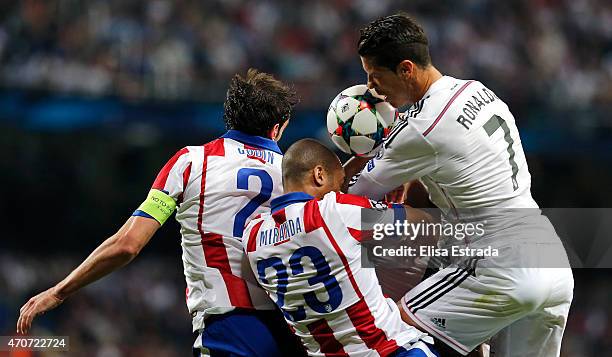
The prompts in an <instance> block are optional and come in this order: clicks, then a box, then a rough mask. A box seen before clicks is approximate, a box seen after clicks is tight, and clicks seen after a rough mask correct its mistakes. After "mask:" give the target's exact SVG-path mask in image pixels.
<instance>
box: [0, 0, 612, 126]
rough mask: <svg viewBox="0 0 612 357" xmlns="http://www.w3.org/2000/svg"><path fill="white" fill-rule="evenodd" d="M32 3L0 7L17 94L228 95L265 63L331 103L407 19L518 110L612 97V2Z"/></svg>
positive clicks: (2, 54) (463, 73)
mask: <svg viewBox="0 0 612 357" xmlns="http://www.w3.org/2000/svg"><path fill="white" fill-rule="evenodd" d="M455 3H456V2H455V1H452V0H444V1H427V0H415V1H394V0H378V1H369V0H356V1H349V0H333V1H323V0H315V1H282V0H266V1H240V0H216V1H197V0H176V1H170V0H152V1H142V0H91V1H82V0H49V1H45V0H25V1H19V2H13V1H3V2H0V68H1V71H0V75H1V79H2V82H3V83H4V84H5V85H9V86H18V87H25V88H38V89H49V90H52V91H59V92H78V93H83V94H88V95H108V94H116V95H119V96H122V97H127V98H151V97H152V98H159V99H177V98H179V99H180V98H194V99H205V100H213V101H214V100H217V101H218V100H221V99H223V97H224V91H223V90H220V88H225V87H226V85H227V79H228V78H229V77H230V76H231V75H233V74H234V73H236V72H240V71H242V72H244V70H245V68H247V67H249V66H254V67H257V68H260V69H263V70H266V71H270V72H272V73H274V74H276V75H278V76H279V77H280V78H282V79H285V80H288V81H291V82H293V83H295V84H296V86H297V87H298V89H299V93H300V95H301V97H302V99H303V105H306V106H320V105H327V103H329V100H330V98H333V97H334V95H335V94H336V92H337V91H339V90H340V89H342V88H344V87H346V86H348V85H350V84H354V83H355V82H356V81H360V80H361V81H363V80H365V77H364V75H363V74H362V70H361V65H360V62H359V59H358V57H357V55H356V43H357V39H358V35H359V34H358V29H359V28H360V27H362V26H363V25H364V24H366V23H368V22H369V21H371V20H372V19H374V18H376V17H379V16H382V15H386V14H389V13H392V12H395V11H398V10H403V11H407V12H408V13H410V14H414V16H415V17H416V18H417V19H418V21H419V22H420V23H421V24H422V25H423V26H424V28H425V30H426V32H427V34H428V36H429V39H430V42H431V53H432V56H433V60H434V63H435V64H436V65H437V66H438V67H439V68H440V69H441V71H442V72H444V73H448V74H451V75H453V76H456V77H459V78H478V79H479V80H481V81H482V82H484V83H486V84H487V85H488V86H490V87H492V88H494V89H495V90H496V91H497V92H498V95H499V96H500V97H501V98H505V99H507V100H511V101H512V102H513V103H514V105H515V106H519V105H520V106H527V105H530V106H533V105H549V106H553V107H560V108H568V107H576V106H577V107H588V106H593V105H602V104H604V103H609V102H610V100H611V99H612V5H611V3H610V2H609V1H606V0H537V1H531V0H513V1H501V2H500V1H492V0H472V1H465V2H463V3H462V5H461V6H457V5H456V4H455ZM611 124H612V123H611Z"/></svg>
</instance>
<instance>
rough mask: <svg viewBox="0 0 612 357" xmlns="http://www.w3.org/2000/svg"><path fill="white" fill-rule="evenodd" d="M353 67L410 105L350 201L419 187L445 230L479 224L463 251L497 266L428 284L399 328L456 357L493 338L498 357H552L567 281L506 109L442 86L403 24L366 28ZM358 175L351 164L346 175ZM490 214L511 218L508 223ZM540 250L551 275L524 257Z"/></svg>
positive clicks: (481, 89) (464, 86)
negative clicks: (479, 251) (551, 258)
mask: <svg viewBox="0 0 612 357" xmlns="http://www.w3.org/2000/svg"><path fill="white" fill-rule="evenodd" d="M359 55H360V56H361V60H362V64H363V68H364V71H365V72H366V73H367V75H368V86H369V87H370V88H372V89H375V90H376V92H377V93H378V94H380V95H384V96H386V100H387V101H389V102H390V103H391V104H392V105H394V106H396V107H402V106H405V105H407V104H411V103H412V104H413V105H412V106H411V107H410V109H409V110H408V111H407V112H406V113H405V115H404V116H403V117H402V118H401V120H400V121H399V122H398V123H397V124H396V126H395V127H394V128H393V129H392V131H391V133H390V134H389V136H388V137H387V138H386V140H385V142H384V144H383V145H382V148H381V151H380V152H379V153H378V154H377V155H376V157H374V158H373V159H372V160H371V161H370V163H369V164H368V165H367V167H366V168H365V169H363V170H362V171H361V173H360V175H359V176H358V177H357V176H356V177H355V178H354V179H353V180H352V182H351V183H352V184H351V185H350V188H349V192H350V193H355V194H363V195H368V196H369V197H370V198H372V199H380V198H381V197H383V195H384V194H385V193H386V192H388V191H391V190H392V189H394V188H395V187H397V186H400V185H401V184H403V183H405V182H408V181H410V180H415V179H420V181H421V182H422V183H423V185H424V186H425V187H426V188H427V191H428V192H429V197H430V199H431V201H432V202H433V203H434V204H436V205H437V206H438V207H439V208H441V209H442V211H443V212H444V216H445V219H446V220H447V221H449V222H465V221H470V220H473V221H478V220H482V221H485V220H486V221H488V224H489V226H487V228H488V229H487V230H486V233H485V235H484V237H482V239H476V240H474V241H472V242H468V241H466V242H462V244H463V243H465V244H466V245H469V246H471V247H475V248H476V247H482V246H484V244H485V243H491V242H494V244H496V245H497V247H498V248H500V249H501V250H502V254H503V257H499V258H497V259H496V258H491V257H487V258H484V259H480V260H479V261H478V263H477V264H476V267H475V269H471V268H469V267H468V268H466V269H461V268H460V267H447V268H445V269H442V270H441V271H439V272H438V273H436V274H435V275H433V276H431V277H430V278H428V279H426V280H425V281H423V282H422V283H421V284H419V285H418V286H417V287H416V288H415V289H413V290H411V291H410V292H408V293H407V294H406V296H405V297H404V298H403V299H402V300H401V306H402V308H403V311H402V312H403V316H404V318H405V319H406V320H407V321H409V322H411V323H413V324H415V325H416V326H419V327H421V328H422V329H424V330H426V331H428V332H430V333H431V334H432V335H434V336H435V337H437V338H438V339H440V340H441V341H443V342H445V343H446V344H447V345H448V346H450V347H452V348H453V349H454V350H456V351H457V352H459V353H461V354H467V353H469V352H470V351H471V350H473V349H474V348H475V347H477V346H478V345H479V344H481V343H482V342H484V341H486V340H488V339H489V338H490V337H492V336H494V335H496V334H497V333H498V331H500V330H502V332H501V333H499V334H497V337H496V339H497V340H496V341H494V342H495V344H496V345H495V346H493V348H495V349H496V351H495V352H496V356H511V355H516V356H558V355H559V351H560V346H561V338H562V335H563V331H564V328H565V324H566V320H567V315H568V311H569V306H570V304H571V300H572V293H573V278H572V274H571V270H570V269H569V264H568V262H567V257H566V255H565V252H564V250H563V248H562V245H561V243H560V240H559V238H558V237H557V236H556V233H555V232H554V229H553V228H552V226H551V225H550V223H549V222H548V220H547V219H546V218H545V217H544V216H542V215H541V214H540V211H539V209H538V205H537V204H536V202H535V201H534V200H533V198H532V197H531V192H530V186H531V178H530V174H529V171H528V168H527V162H526V160H525V154H524V153H523V148H522V146H521V139H520V137H519V133H518V130H517V128H516V124H515V121H514V117H513V116H512V114H511V113H510V111H509V109H508V106H507V105H506V104H505V103H504V102H503V101H502V100H501V99H500V98H498V97H497V96H496V95H495V94H494V93H493V91H491V90H490V89H488V88H486V87H485V86H484V85H483V84H482V83H480V82H478V81H473V80H459V79H456V78H452V77H449V76H443V75H442V74H441V73H440V72H439V71H438V70H437V69H436V68H435V67H434V66H433V65H432V64H431V59H430V57H429V50H428V40H427V37H426V35H425V33H424V32H423V30H422V28H421V27H420V26H419V25H418V24H417V23H415V22H414V21H413V20H412V19H410V18H409V17H408V16H406V15H404V14H397V15H392V16H387V17H384V18H381V19H378V20H376V21H374V22H372V23H370V24H369V25H368V26H367V27H366V28H364V29H363V30H362V31H361V37H360V39H359ZM364 164H365V160H363V159H353V160H352V161H351V162H349V163H348V164H347V166H346V169H347V175H353V174H354V173H357V172H358V171H360V170H361V168H362V167H363V165H364ZM493 208H495V209H493ZM464 209H469V212H468V214H467V215H466V211H465V210H464ZM500 209H506V210H509V209H513V210H512V213H510V214H508V215H507V216H506V215H505V213H503V212H502V211H501V210H500ZM542 246H547V247H550V249H551V250H554V251H555V252H556V254H557V256H556V258H558V264H552V265H551V266H549V267H553V268H558V269H546V268H544V267H543V266H542V265H538V264H541V262H540V260H542V258H543V256H542V255H538V254H533V252H534V251H539V252H541V250H538V248H539V247H542ZM551 250H549V252H550V251H551Z"/></svg>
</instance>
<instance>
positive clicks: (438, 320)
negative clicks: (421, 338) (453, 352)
mask: <svg viewBox="0 0 612 357" xmlns="http://www.w3.org/2000/svg"><path fill="white" fill-rule="evenodd" d="M431 322H433V323H434V325H436V326H438V327H439V328H446V319H443V318H440V317H434V318H432V319H431Z"/></svg>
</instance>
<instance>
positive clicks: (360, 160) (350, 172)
mask: <svg viewBox="0 0 612 357" xmlns="http://www.w3.org/2000/svg"><path fill="white" fill-rule="evenodd" d="M368 161H370V158H367V157H359V156H354V157H352V158H350V159H349V160H348V161H347V162H345V163H344V174H345V180H344V185H342V191H343V192H348V184H349V182H350V181H351V178H353V176H355V175H357V174H358V173H360V172H361V170H363V168H364V166H365V165H366V164H367V163H368Z"/></svg>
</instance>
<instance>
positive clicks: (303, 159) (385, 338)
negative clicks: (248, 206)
mask: <svg viewBox="0 0 612 357" xmlns="http://www.w3.org/2000/svg"><path fill="white" fill-rule="evenodd" d="M343 182H344V171H343V169H342V166H341V163H340V160H339V159H338V157H337V156H336V155H335V154H334V153H333V152H331V151H330V150H329V149H327V148H326V147H324V146H323V145H322V144H320V143H319V142H317V141H315V140H311V139H304V140H301V141H298V142H296V143H295V144H293V145H292V146H291V147H290V148H289V149H288V150H287V153H286V156H285V157H284V159H283V183H284V191H285V194H284V195H283V196H280V197H278V198H275V199H274V200H272V212H271V213H265V214H263V215H261V217H259V218H255V219H254V220H253V221H251V223H249V225H248V226H247V228H246V230H245V232H244V237H243V240H242V241H243V245H244V248H245V250H246V252H247V256H248V259H249V262H250V264H251V268H252V269H253V271H254V272H255V274H256V275H257V278H258V279H259V282H260V283H261V285H262V286H263V287H264V289H266V291H268V293H269V294H270V296H271V297H272V299H273V300H274V301H275V302H276V304H277V305H278V306H279V307H280V308H281V310H282V311H283V313H284V315H285V319H286V320H287V323H289V325H290V326H291V327H292V330H294V331H295V333H296V334H297V335H298V336H299V337H300V338H301V339H302V343H303V344H304V346H305V347H306V348H307V350H308V353H309V355H311V356H364V357H365V356H397V357H400V356H423V357H424V356H434V353H433V352H432V351H431V350H430V349H429V347H428V346H427V344H426V342H429V343H432V342H433V339H432V338H431V337H430V336H427V335H426V334H424V333H422V332H421V331H419V330H417V329H416V328H414V327H412V326H409V325H408V324H406V323H405V322H404V321H402V319H401V316H400V313H399V310H398V308H397V306H396V304H395V302H394V301H393V300H391V299H386V298H385V297H384V295H383V293H382V290H381V288H380V285H379V284H378V280H377V277H376V273H375V271H374V269H371V268H370V269H368V268H363V267H362V265H361V259H360V258H361V243H362V241H363V240H365V239H367V237H368V235H367V234H366V233H365V231H364V227H363V225H362V224H361V220H360V217H361V211H362V210H363V209H373V208H374V207H375V206H376V207H378V211H376V213H377V216H378V219H379V220H380V222H387V221H388V222H391V223H392V222H394V215H399V216H401V217H406V216H408V218H409V219H410V220H414V221H417V220H422V219H426V218H428V216H427V215H426V214H425V213H423V212H421V211H420V210H416V209H412V208H407V207H406V208H405V207H404V206H403V205H397V207H394V209H388V210H387V207H386V206H384V207H380V205H376V203H375V202H373V201H370V200H369V199H367V198H365V197H362V196H354V195H348V194H342V193H339V192H335V191H339V189H340V187H341V185H342V183H343ZM396 211H399V212H396ZM370 237H371V235H370Z"/></svg>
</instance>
